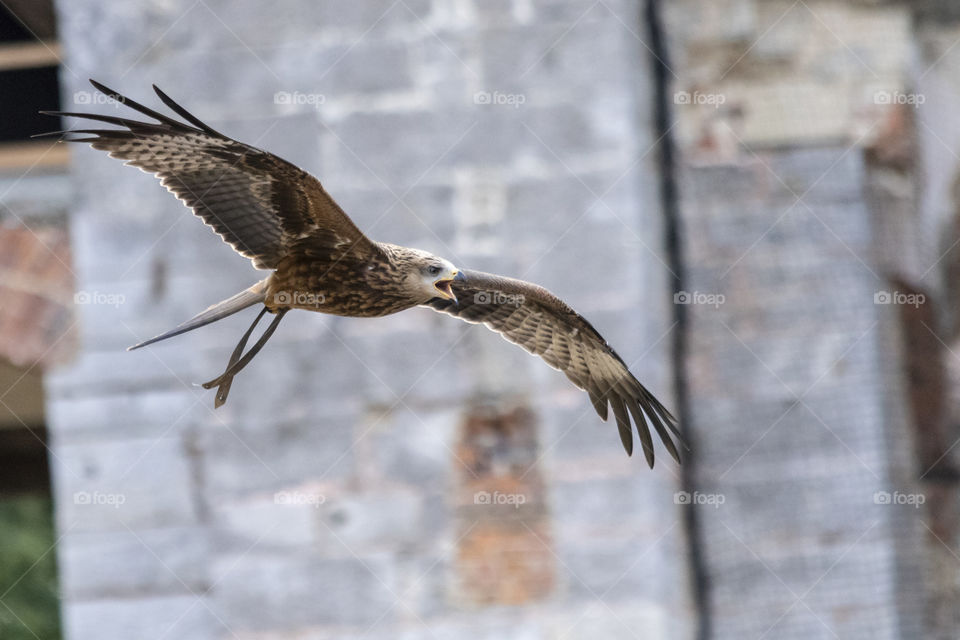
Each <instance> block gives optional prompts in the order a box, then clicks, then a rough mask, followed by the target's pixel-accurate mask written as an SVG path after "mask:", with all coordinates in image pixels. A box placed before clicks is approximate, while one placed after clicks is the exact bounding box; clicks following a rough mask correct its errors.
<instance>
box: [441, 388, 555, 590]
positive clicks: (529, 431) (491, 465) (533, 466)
mask: <svg viewBox="0 0 960 640" xmlns="http://www.w3.org/2000/svg"><path fill="white" fill-rule="evenodd" d="M456 453H457V458H458V460H456V461H455V466H456V468H457V469H458V470H459V476H460V477H459V486H458V505H457V516H458V525H459V532H458V536H459V540H458V543H457V554H456V564H455V575H456V579H457V585H456V589H455V593H457V595H458V598H459V599H461V600H462V601H463V603H464V604H467V605H470V604H472V605H491V604H522V603H525V602H530V601H533V600H538V599H541V598H544V597H546V596H548V595H549V594H550V593H551V591H552V590H553V586H554V583H555V556H554V553H553V550H552V548H551V537H550V530H549V529H550V528H549V524H550V522H549V514H548V512H547V506H546V495H545V491H544V485H543V480H542V478H541V475H540V473H539V470H538V469H537V455H538V446H537V437H536V429H535V424H534V420H533V416H532V415H531V413H530V412H529V411H528V410H526V409H524V408H515V409H511V410H509V411H506V412H499V411H498V410H496V409H492V408H489V407H482V408H477V409H474V410H472V411H471V412H470V414H469V415H468V416H467V419H466V421H465V423H464V425H463V427H462V429H461V435H460V442H459V443H458V444H457V451H456Z"/></svg>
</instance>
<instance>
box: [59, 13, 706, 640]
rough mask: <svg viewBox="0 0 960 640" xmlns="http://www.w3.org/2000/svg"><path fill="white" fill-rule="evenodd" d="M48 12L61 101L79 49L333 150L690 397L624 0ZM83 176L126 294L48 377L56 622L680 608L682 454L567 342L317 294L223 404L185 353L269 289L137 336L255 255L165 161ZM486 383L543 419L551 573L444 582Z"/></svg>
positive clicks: (305, 149) (93, 240)
mask: <svg viewBox="0 0 960 640" xmlns="http://www.w3.org/2000/svg"><path fill="white" fill-rule="evenodd" d="M59 16H60V26H61V38H62V41H63V45H64V49H65V52H66V58H65V65H64V70H63V74H62V82H63V86H64V88H65V95H66V96H67V97H68V100H70V99H71V97H72V96H73V95H74V94H75V92H77V91H86V90H88V87H87V86H86V85H85V84H84V83H85V79H86V78H87V77H90V76H92V77H95V78H97V79H100V80H102V81H104V82H106V83H107V84H109V85H111V86H113V87H115V88H117V89H120V90H122V91H124V92H126V93H128V94H129V95H131V97H134V98H136V99H138V100H141V101H145V102H147V103H152V102H153V101H152V100H151V99H150V97H149V95H148V94H149V85H150V83H156V84H158V85H159V86H161V87H162V88H163V89H164V90H165V91H166V92H168V93H169V94H170V95H171V96H173V97H174V98H175V99H177V100H179V101H181V102H182V103H183V104H184V105H185V106H187V107H188V108H189V109H190V110H191V111H193V112H194V113H196V114H197V115H198V116H200V117H201V118H203V119H205V120H206V121H208V122H209V123H210V124H211V125H212V126H213V127H214V128H217V129H219V130H222V131H225V132H226V133H228V134H231V135H233V136H234V137H237V138H239V139H241V140H243V141H245V142H249V143H252V144H256V145H258V146H261V147H263V148H266V149H268V150H271V151H273V152H275V153H277V154H279V155H281V156H283V157H285V158H287V159H289V160H291V161H294V162H296V163H298V164H300V165H301V166H303V167H304V168H306V169H308V170H310V171H311V172H313V173H315V174H316V175H318V176H319V177H320V178H321V179H322V180H323V181H324V183H325V185H326V187H327V188H328V189H329V190H330V191H331V193H333V194H334V195H335V197H336V198H337V199H338V201H339V202H340V203H341V205H343V207H344V208H345V209H346V210H347V211H348V212H350V214H351V215H352V216H353V217H354V219H355V220H356V221H357V223H358V224H359V226H360V227H361V228H363V229H364V230H365V231H367V232H368V233H369V235H370V236H371V237H373V238H375V239H382V240H390V241H393V242H398V243H401V244H410V245H413V246H419V247H422V248H425V249H428V250H432V251H435V252H437V253H440V254H442V255H445V256H447V257H449V258H450V259H452V260H454V261H455V262H457V263H458V264H461V265H464V266H470V267H472V268H480V269H487V270H493V271H498V272H502V273H506V274H510V275H514V276H518V277H524V278H528V279H531V280H534V281H537V282H540V283H542V284H543V285H545V286H547V287H549V288H551V289H553V290H554V291H555V292H556V293H558V294H560V295H562V296H563V297H565V298H566V299H567V300H568V301H569V302H570V303H571V304H572V305H573V306H575V307H576V308H578V309H580V310H582V311H583V312H584V313H585V314H586V315H587V316H588V317H590V318H591V319H592V320H593V321H594V323H595V324H596V325H597V326H598V328H599V329H600V330H601V331H602V332H603V333H604V335H605V336H606V337H608V339H609V340H610V341H611V342H612V343H614V344H615V345H617V348H618V350H619V351H620V353H621V354H623V355H624V357H625V358H626V359H627V360H628V362H630V363H632V365H633V370H634V371H635V373H637V374H638V376H639V377H641V379H643V380H644V381H645V382H646V383H647V384H648V385H649V386H650V387H651V388H652V389H654V390H655V391H656V392H657V393H658V394H659V395H661V396H662V397H663V398H664V399H665V400H666V402H667V404H670V405H672V404H673V403H672V401H671V399H670V384H669V380H670V375H671V371H670V366H669V363H668V359H667V347H668V345H669V338H668V337H667V334H668V330H669V328H670V324H671V320H670V317H671V311H670V305H669V301H670V296H669V293H668V292H667V288H666V282H667V280H666V277H665V269H664V267H663V261H664V260H665V259H666V257H665V255H664V251H663V248H662V228H661V225H662V214H661V212H660V205H659V195H658V190H657V185H658V180H659V174H658V167H657V165H656V154H655V153H653V152H652V151H651V147H652V146H653V144H654V141H655V139H656V134H655V131H654V127H653V124H652V102H651V100H650V99H649V96H650V95H651V94H652V86H651V78H650V77H649V74H648V65H647V59H648V55H649V54H648V52H647V49H646V47H645V45H644V43H643V42H641V41H640V40H639V39H638V36H642V35H643V33H644V28H645V27H644V25H643V23H642V21H641V17H640V15H639V9H638V8H637V7H636V6H634V4H633V3H628V2H613V1H611V2H605V3H598V4H591V3H586V2H568V1H556V2H522V1H515V2H496V3H493V2H479V1H477V2H467V1H462V2H441V1H434V2H429V1H427V0H423V1H414V0H403V1H400V2H395V3H388V2H363V3H354V2H346V1H332V0H331V1H324V2H316V1H310V2H307V1H300V0H281V1H280V2H278V3H273V4H267V3H255V2H243V3H233V2H231V3H226V2H201V3H191V2H179V1H177V2H172V3H171V2H135V3H125V4H123V5H122V6H121V5H117V6H111V7H110V8H109V9H108V8H107V7H106V6H104V5H102V4H101V3H96V2H87V1H85V0H84V1H80V2H69V3H61V4H60V6H59ZM588 61H589V63H588V64H585V62H588ZM284 95H285V96H287V97H289V99H286V98H285V97H284ZM478 95H480V96H484V97H489V99H490V100H489V102H490V103H489V104H484V103H483V102H484V99H483V98H480V99H478V98H477V96H478ZM275 96H280V97H279V98H277V99H275ZM67 106H69V107H70V108H75V107H76V105H73V104H68V105H67ZM98 108H99V109H100V110H101V111H107V112H112V109H113V107H110V106H103V105H98ZM73 177H74V189H75V198H74V200H73V204H72V208H71V212H70V226H71V233H72V237H73V242H74V251H75V254H74V255H75V263H76V264H75V269H76V272H77V274H78V283H77V287H78V289H81V290H86V291H99V292H107V293H112V294H118V295H122V296H123V298H122V300H123V303H122V304H119V305H116V306H106V305H102V306H96V305H89V306H85V307H83V308H82V309H81V310H80V312H81V316H80V322H81V326H82V343H83V349H82V352H81V354H80V356H79V358H78V359H77V360H76V362H75V363H74V364H73V365H72V366H70V367H69V368H66V369H63V370H61V371H60V372H58V373H57V374H56V375H55V376H53V377H52V379H51V380H50V381H49V384H48V395H49V401H48V404H49V411H50V428H51V431H52V433H53V437H54V447H53V458H52V461H53V467H54V473H55V486H56V497H57V502H58V505H59V506H58V513H57V516H58V523H59V527H60V532H61V534H62V536H63V538H62V544H61V547H60V550H59V553H60V558H61V563H62V566H63V591H64V603H63V608H64V619H65V628H66V633H67V637H68V638H70V639H71V640H76V639H84V638H94V637H96V638H118V639H120V638H123V639H125V640H126V639H128V638H161V637H183V638H214V637H240V638H254V637H257V638H263V637H277V638H279V637H289V636H291V635H295V634H301V635H302V636H303V637H312V638H334V637H336V638H345V637H383V638H395V637H398V636H399V635H401V634H403V637H410V638H419V637H424V638H427V637H481V638H482V637H489V638H505V637H514V638H527V637H530V638H533V637H537V638H539V637H566V638H594V637H598V634H599V636H602V637H610V638H616V637H623V638H632V637H635V635H636V633H637V630H639V629H642V630H643V634H644V635H645V636H648V637H671V638H673V637H684V636H687V635H689V633H690V630H691V629H692V628H693V623H694V620H693V616H692V610H691V607H690V596H689V595H688V593H687V591H686V585H687V572H686V568H685V559H684V553H683V545H684V533H683V527H682V524H681V523H680V512H679V510H678V508H677V507H676V505H674V504H673V500H672V496H673V492H674V491H675V489H676V487H677V482H678V478H677V470H676V468H675V467H674V466H672V465H671V464H670V462H669V461H665V463H664V464H663V465H658V468H657V470H656V471H655V472H653V473H651V472H649V471H647V470H646V469H645V467H644V465H643V463H642V461H641V460H637V459H632V460H628V459H626V457H625V456H624V455H623V452H622V450H621V448H620V444H619V441H618V438H617V437H616V434H615V432H614V430H613V428H612V427H611V426H610V425H606V424H601V423H600V422H599V421H598V420H597V419H596V417H595V416H593V415H592V409H591V408H590V405H589V402H588V400H587V398H586V397H585V396H583V395H582V394H580V393H579V392H578V391H576V390H575V389H572V388H571V387H570V386H569V384H568V382H567V381H566V379H565V378H564V377H563V376H562V375H561V374H559V373H557V372H554V371H551V370H549V369H548V368H546V367H544V366H543V365H542V364H541V363H540V362H538V361H535V360H534V359H532V358H529V357H528V356H526V355H525V354H523V353H522V352H520V351H519V350H518V349H517V348H516V347H513V346H512V345H509V344H507V343H506V342H503V341H501V340H500V339H499V338H498V337H497V336H495V335H492V334H490V335H487V334H486V333H485V332H484V331H483V330H482V329H479V328H476V327H470V326H467V325H463V326H461V325H458V324H457V323H456V322H453V321H452V320H450V319H448V318H445V317H441V316H439V315H437V314H433V313H432V312H429V311H426V310H414V311H411V312H408V313H405V314H402V315H401V316H397V317H393V318H387V319H383V320H377V321H363V320H346V319H340V318H331V317H323V316H319V315H311V314H306V313H298V314H294V315H292V316H291V317H288V319H287V321H285V322H284V325H283V326H282V327H281V328H280V330H279V331H278V333H277V335H276V336H275V337H274V338H273V340H272V341H271V343H270V345H269V347H268V348H267V350H266V351H265V352H264V353H263V354H262V355H261V356H259V357H258V359H257V362H256V363H255V364H254V365H252V366H251V367H250V368H249V369H248V370H247V371H245V372H244V374H243V375H242V376H241V377H240V378H239V379H238V380H237V382H236V383H235V385H234V388H233V391H232V396H231V398H230V402H228V403H227V405H226V406H225V407H223V408H222V409H220V410H218V411H216V412H214V411H213V410H212V408H211V407H212V397H211V395H210V394H209V393H204V392H202V391H201V390H199V389H198V388H196V387H194V386H192V383H195V382H199V381H202V380H206V379H208V378H210V377H212V376H214V375H216V374H217V373H218V372H219V371H220V370H221V368H222V367H223V365H224V363H225V361H226V358H227V356H228V354H229V352H230V350H231V349H232V347H233V345H234V343H235V341H236V339H237V338H238V337H239V334H240V333H242V331H243V330H244V328H245V324H246V323H247V322H248V321H249V318H248V317H246V316H243V317H239V318H231V319H228V320H226V321H223V322H222V323H220V324H218V325H217V326H216V327H211V328H208V329H205V330H202V331H199V332H195V333H193V334H189V335H186V336H183V337H182V338H179V339H177V340H175V341H172V342H170V343H167V344H164V345H160V346H157V347H154V348H150V349H146V350H142V351H138V352H135V353H127V352H124V351H123V347H125V346H126V345H128V344H131V343H133V342H135V341H137V340H139V339H142V338H144V337H148V336H150V335H153V334H155V333H157V332H159V331H162V330H164V329H166V328H169V327H170V326H171V325H173V324H175V323H177V322H179V321H181V320H183V319H184V318H186V317H188V316H189V315H191V314H192V313H194V312H196V311H197V310H199V309H201V308H203V307H204V306H206V305H207V304H209V303H211V302H214V301H216V300H219V299H222V298H223V297H226V296H227V295H229V294H231V293H233V292H234V291H235V290H238V289H239V288H241V287H244V286H246V285H248V284H249V283H251V282H253V281H254V280H255V279H257V277H258V276H257V274H256V273H254V272H253V270H252V269H251V268H250V267H249V265H247V264H246V261H244V260H243V259H241V258H239V257H237V256H234V255H232V253H231V251H230V250H229V248H228V247H226V246H225V245H223V244H222V243H221V242H220V241H219V239H218V238H216V237H214V236H213V235H212V234H210V233H209V232H207V230H206V229H204V228H203V226H202V225H201V224H200V223H199V222H197V221H196V220H193V219H192V218H191V216H190V215H189V213H188V212H187V211H185V210H184V209H183V208H182V207H181V206H180V204H179V203H178V202H176V201H175V200H174V199H173V198H171V197H170V196H169V195H168V194H167V193H165V192H164V191H163V189H161V188H160V187H159V186H158V185H156V184H155V183H154V182H153V181H152V179H151V178H150V177H149V176H146V175H143V174H140V173H138V172H136V171H133V170H130V169H124V168H123V167H122V166H120V164H119V163H117V162H116V161H113V160H110V159H108V158H106V157H103V156H102V155H100V154H98V153H96V152H93V151H91V150H88V149H76V150H75V157H74V162H73ZM613 274H615V275H616V277H612V275H613ZM481 395H482V396H483V397H484V398H485V399H486V401H487V402H489V403H492V406H494V407H497V406H512V405H514V404H520V405H525V406H528V407H529V408H531V410H532V411H533V415H534V420H533V425H534V426H533V429H534V433H535V436H536V442H537V443H538V444H537V446H538V462H537V465H538V473H539V474H540V477H541V478H542V481H543V487H544V489H543V491H544V499H545V505H546V513H547V514H548V516H547V518H548V519H547V531H548V534H547V535H546V536H545V537H543V538H539V537H538V538H530V537H529V536H527V537H526V538H524V539H525V540H526V541H527V543H528V544H530V543H531V540H532V541H533V542H532V543H534V544H539V545H540V546H541V547H543V549H545V550H546V551H545V552H543V551H542V550H541V553H540V556H542V557H543V558H545V560H544V563H545V564H546V565H548V566H547V567H546V569H547V570H548V572H552V575H553V579H552V580H553V581H552V582H551V583H550V584H551V586H550V588H549V589H548V590H547V592H546V595H543V596H537V597H530V598H525V599H524V598H521V601H520V602H519V603H517V604H514V605H511V606H508V605H502V604H501V605H495V606H482V605H478V604H471V603H470V602H465V601H464V600H463V599H462V597H461V596H458V594H457V588H456V586H457V579H458V578H457V572H458V571H459V570H460V568H459V567H460V565H458V563H457V561H456V558H457V553H458V549H460V548H461V547H459V546H458V545H462V540H461V535H462V534H463V531H462V530H461V529H460V527H461V526H462V525H464V522H463V519H462V516H460V515H458V513H459V512H458V511H457V506H458V505H457V504H456V501H457V500H458V498H457V495H458V494H457V491H456V486H457V482H458V480H457V478H458V477H459V476H460V475H462V470H461V468H460V465H461V461H460V460H459V459H458V456H457V451H458V448H457V447H458V442H460V441H461V433H462V430H463V429H464V423H465V420H466V418H467V415H468V408H469V407H470V406H472V401H473V400H475V399H477V398H479V397H481ZM524 535H526V534H524Z"/></svg>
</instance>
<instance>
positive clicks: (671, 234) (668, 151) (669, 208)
mask: <svg viewBox="0 0 960 640" xmlns="http://www.w3.org/2000/svg"><path fill="white" fill-rule="evenodd" d="M644 22H646V29H647V35H648V37H649V47H650V50H651V54H650V57H649V59H650V64H651V66H652V70H653V81H654V95H653V99H654V101H655V102H656V104H655V123H654V124H655V127H656V135H657V137H658V138H659V139H660V143H659V149H658V152H659V161H660V198H661V209H662V211H663V215H664V235H665V238H664V244H665V247H666V250H667V263H668V264H669V266H670V269H671V271H672V272H673V278H672V282H671V284H672V291H683V290H685V289H686V287H685V285H686V269H685V263H684V256H683V220H682V219H681V216H680V201H679V190H678V186H677V169H676V146H675V143H674V139H673V135H672V134H671V130H672V128H673V120H672V109H671V104H672V102H671V99H670V96H671V95H672V92H671V87H670V76H671V75H672V74H671V73H670V69H669V59H670V57H669V51H668V45H667V36H666V33H665V32H664V25H663V20H662V14H661V2H660V0H647V4H646V11H645V16H644ZM672 309H673V319H674V321H675V322H676V330H675V331H674V332H673V342H672V345H671V347H672V350H671V354H672V358H673V375H674V390H675V392H676V403H677V404H676V407H677V413H678V416H679V418H680V426H681V429H682V430H683V435H684V438H685V439H686V440H687V443H688V444H689V445H690V451H688V452H686V455H685V456H684V459H683V465H682V466H681V483H682V485H683V489H684V490H685V491H690V492H692V491H694V489H695V486H696V485H695V473H694V472H695V468H696V463H697V456H696V452H697V439H696V437H695V436H696V434H695V433H694V432H693V431H692V430H691V429H690V423H689V419H690V416H691V411H690V401H689V388H688V386H687V375H686V362H687V346H688V343H687V332H688V330H689V322H688V320H689V318H688V316H687V310H688V309H689V307H688V306H687V305H682V304H674V305H672ZM682 513H683V520H684V527H685V529H686V534H687V535H686V540H687V544H688V546H689V548H688V550H689V557H690V573H691V575H690V582H691V590H692V592H693V593H692V597H693V601H694V607H695V610H696V611H697V638H699V639H700V640H708V638H710V637H712V635H713V629H712V617H711V610H710V598H709V575H708V572H707V566H706V559H705V558H704V553H703V544H701V536H700V527H701V523H700V519H699V516H698V511H697V509H694V508H685V509H683V510H682Z"/></svg>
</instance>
